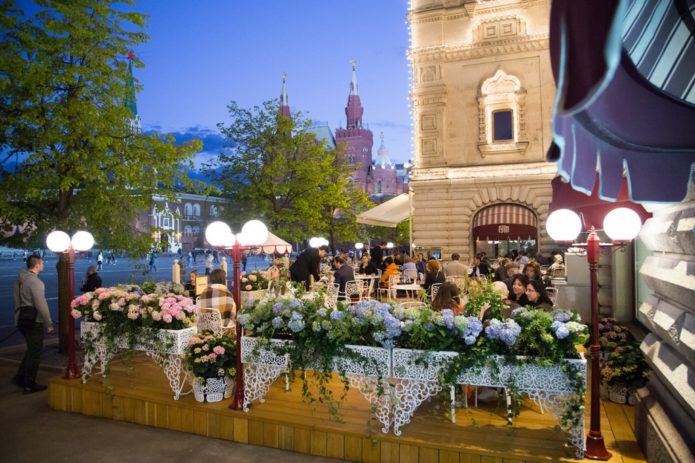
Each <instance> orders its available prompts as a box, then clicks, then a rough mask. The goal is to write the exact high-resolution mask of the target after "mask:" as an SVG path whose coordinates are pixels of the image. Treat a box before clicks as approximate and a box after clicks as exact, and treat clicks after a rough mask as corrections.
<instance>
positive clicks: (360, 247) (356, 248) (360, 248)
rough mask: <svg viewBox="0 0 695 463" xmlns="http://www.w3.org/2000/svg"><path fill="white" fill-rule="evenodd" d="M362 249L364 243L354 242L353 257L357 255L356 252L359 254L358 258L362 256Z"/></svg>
mask: <svg viewBox="0 0 695 463" xmlns="http://www.w3.org/2000/svg"><path fill="white" fill-rule="evenodd" d="M362 249H364V243H355V250H356V253H355V257H357V254H359V255H360V258H361V257H362Z"/></svg>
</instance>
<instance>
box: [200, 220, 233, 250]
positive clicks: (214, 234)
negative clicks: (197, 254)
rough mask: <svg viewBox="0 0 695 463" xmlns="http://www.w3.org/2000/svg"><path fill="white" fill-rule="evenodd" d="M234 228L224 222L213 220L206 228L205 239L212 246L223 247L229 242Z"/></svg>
mask: <svg viewBox="0 0 695 463" xmlns="http://www.w3.org/2000/svg"><path fill="white" fill-rule="evenodd" d="M231 234H232V229H231V228H229V225H227V224H226V223H224V222H220V221H217V222H212V223H211V224H210V225H208V226H207V228H206V229H205V239H206V240H207V242H208V243H210V245H211V246H216V247H222V246H224V245H226V244H227V243H228V242H229V235H231Z"/></svg>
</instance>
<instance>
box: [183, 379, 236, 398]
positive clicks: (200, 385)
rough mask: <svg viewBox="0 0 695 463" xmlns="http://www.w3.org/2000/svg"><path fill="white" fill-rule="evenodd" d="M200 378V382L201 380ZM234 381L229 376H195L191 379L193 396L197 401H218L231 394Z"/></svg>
mask: <svg viewBox="0 0 695 463" xmlns="http://www.w3.org/2000/svg"><path fill="white" fill-rule="evenodd" d="M201 380H202V382H201ZM233 388H234V383H233V382H232V379H231V378H230V377H229V376H223V377H222V378H207V379H204V378H195V379H194V380H193V396H194V397H195V400H197V401H198V402H205V400H207V401H208V402H211V403H212V402H219V401H221V400H222V399H228V398H230V397H231V396H232V389H233Z"/></svg>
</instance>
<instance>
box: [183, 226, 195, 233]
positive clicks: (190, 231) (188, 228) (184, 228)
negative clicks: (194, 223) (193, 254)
mask: <svg viewBox="0 0 695 463" xmlns="http://www.w3.org/2000/svg"><path fill="white" fill-rule="evenodd" d="M183 232H184V233H193V228H192V227H191V226H190V225H186V226H185V227H183Z"/></svg>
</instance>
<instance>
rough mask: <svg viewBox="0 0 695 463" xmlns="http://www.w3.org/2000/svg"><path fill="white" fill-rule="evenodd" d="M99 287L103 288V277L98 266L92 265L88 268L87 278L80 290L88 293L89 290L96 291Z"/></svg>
mask: <svg viewBox="0 0 695 463" xmlns="http://www.w3.org/2000/svg"><path fill="white" fill-rule="evenodd" d="M97 288H101V277H100V276H99V274H98V273H97V268H96V267H95V266H93V265H90V266H89V268H88V269H87V278H86V279H85V280H84V283H83V284H82V287H81V288H80V291H82V292H83V293H87V292H89V291H94V290H95V289H97Z"/></svg>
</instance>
